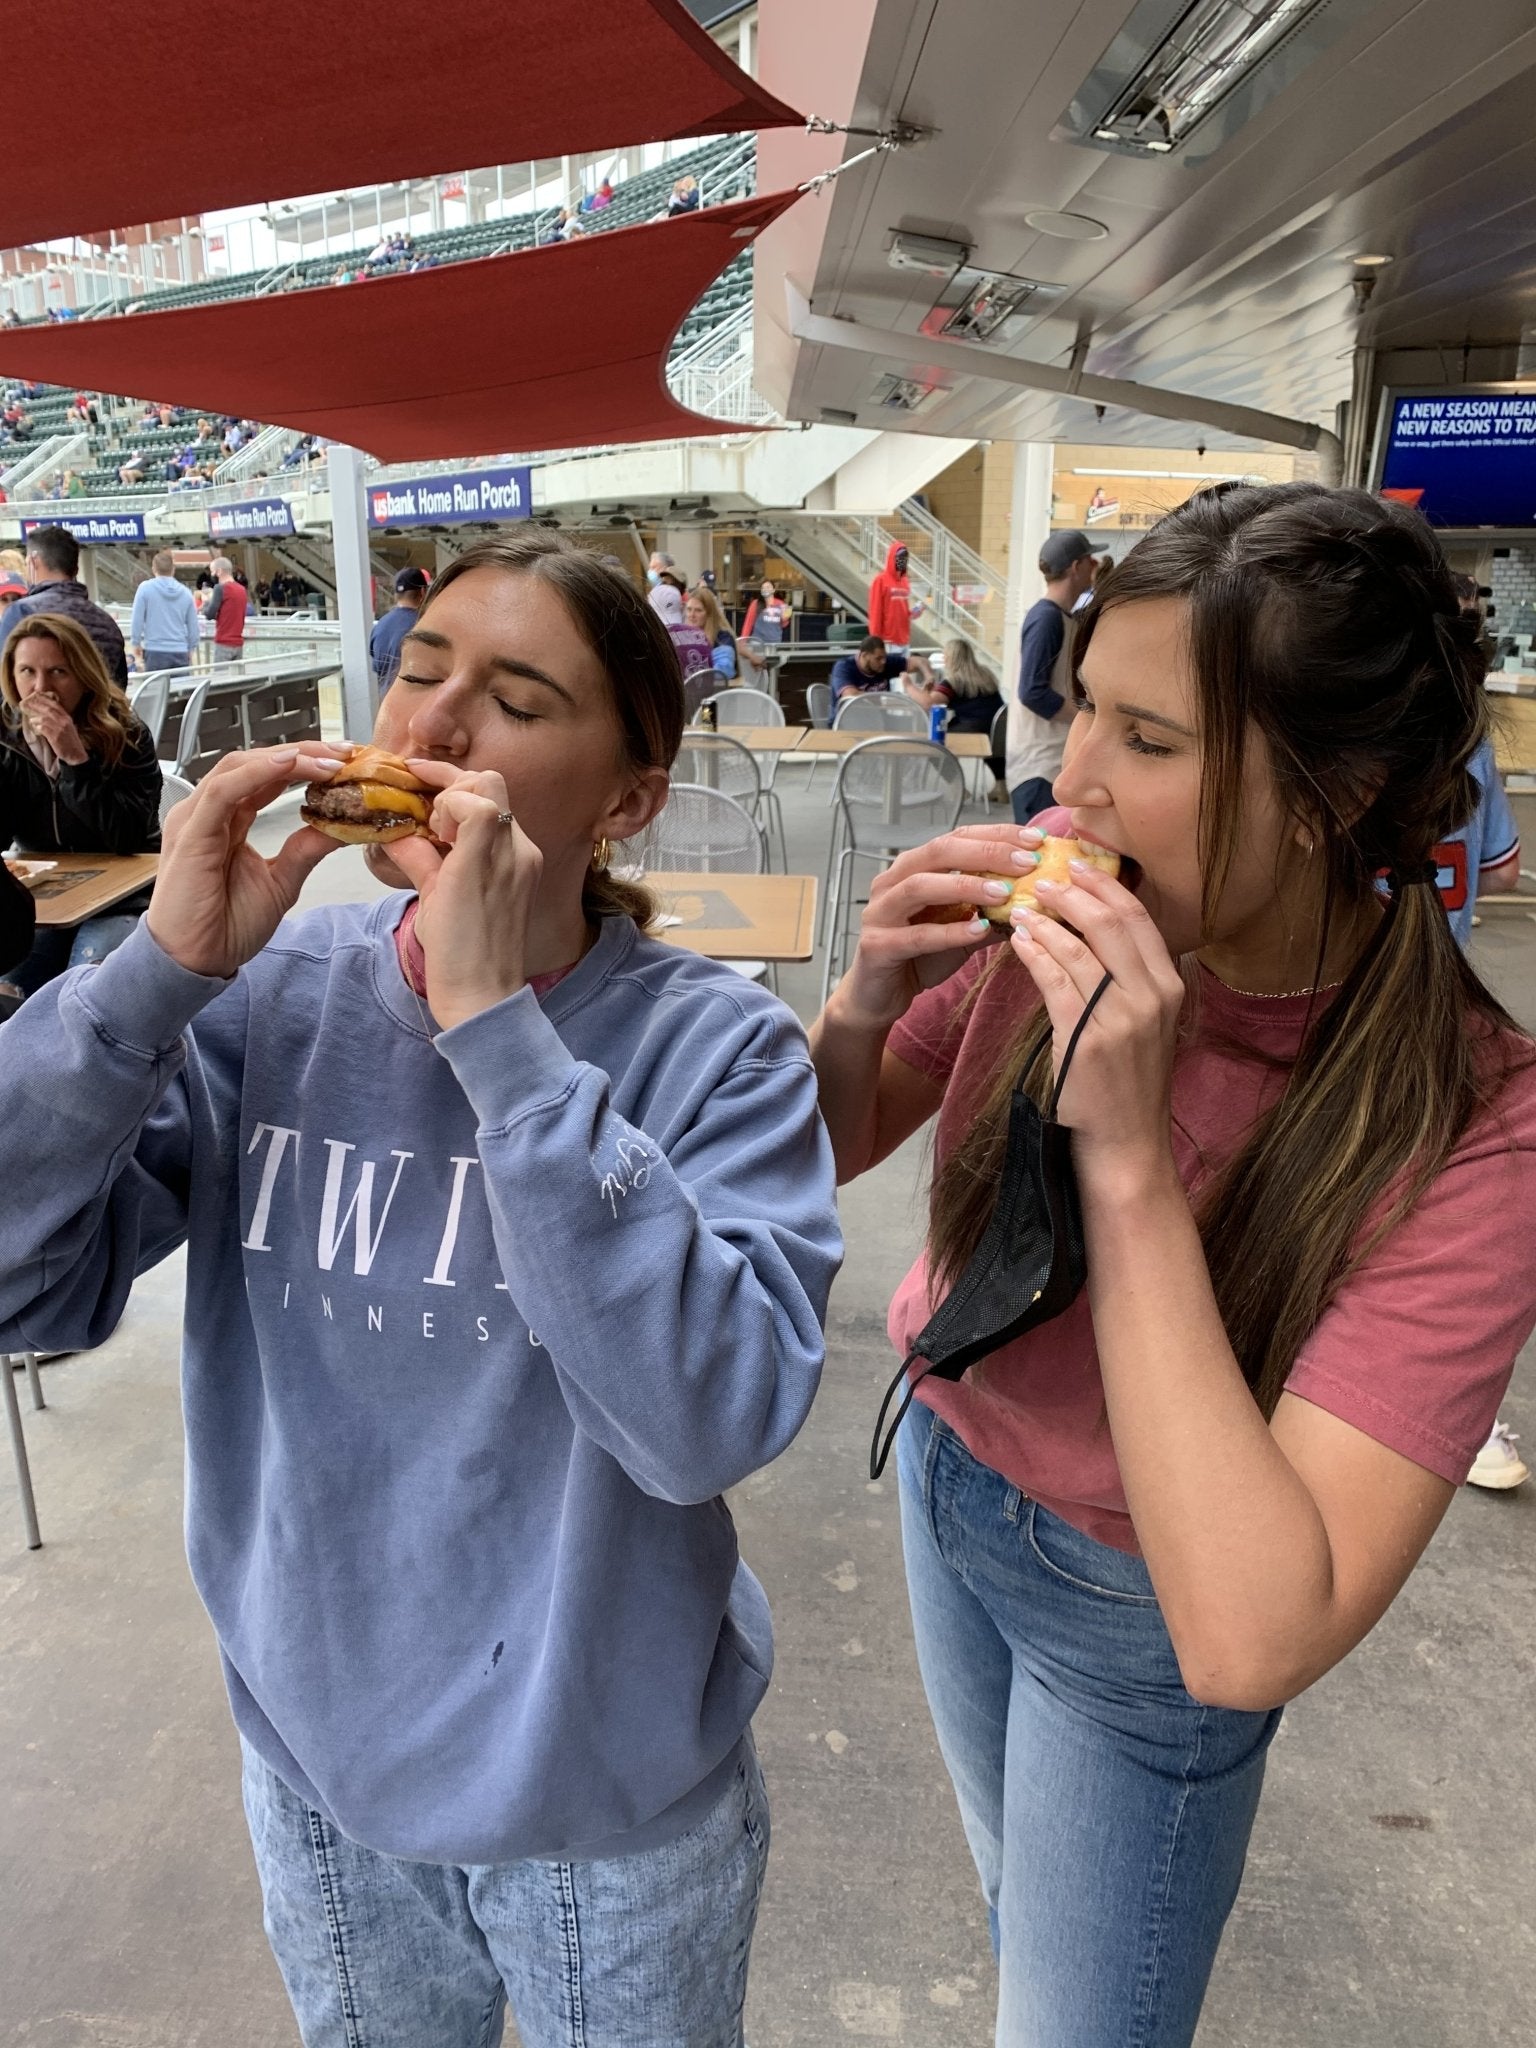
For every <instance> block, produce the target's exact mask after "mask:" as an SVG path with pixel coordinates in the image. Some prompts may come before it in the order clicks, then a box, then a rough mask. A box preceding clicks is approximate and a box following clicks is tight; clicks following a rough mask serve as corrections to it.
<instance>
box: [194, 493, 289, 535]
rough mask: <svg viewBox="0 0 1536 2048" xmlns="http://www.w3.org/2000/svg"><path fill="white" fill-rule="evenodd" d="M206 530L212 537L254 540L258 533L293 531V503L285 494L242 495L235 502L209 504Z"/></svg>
mask: <svg viewBox="0 0 1536 2048" xmlns="http://www.w3.org/2000/svg"><path fill="white" fill-rule="evenodd" d="M208 531H209V532H210V533H211V534H212V535H213V537H214V539H215V540H253V539H255V538H256V537H257V536H259V535H261V534H274V533H292V532H293V507H292V506H291V505H290V504H289V503H288V500H287V499H286V498H243V499H241V501H240V503H239V504H237V505H210V506H209V507H208Z"/></svg>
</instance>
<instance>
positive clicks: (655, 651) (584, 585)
mask: <svg viewBox="0 0 1536 2048" xmlns="http://www.w3.org/2000/svg"><path fill="white" fill-rule="evenodd" d="M471 569H499V570H500V571H501V572H502V573H503V574H505V575H512V576H533V577H535V578H537V580H538V581H539V582H540V583H547V584H548V585H549V586H550V588H551V589H552V590H554V591H555V592H557V593H558V595H559V597H560V599H561V601H562V602H563V603H564V605H565V608H566V610H567V611H568V612H569V613H570V615H571V619H572V621H573V623H574V624H575V626H576V630H577V631H578V632H579V633H580V634H581V637H582V638H583V640H585V641H586V643H587V645H588V646H589V647H590V648H591V650H592V652H593V653H594V654H595V655H596V656H597V659H598V662H599V663H600V665H601V667H602V671H603V675H604V678H605V680H606V682H607V684H608V693H609V698H610V700H611V702H612V705H613V711H614V716H615V718H616V720H617V721H618V726H619V733H620V740H619V762H620V766H621V767H622V768H624V769H627V770H635V771H637V772H638V771H640V770H642V769H646V768H670V767H671V765H672V763H673V762H674V761H675V760H676V759H677V750H678V748H679V747H680V746H681V745H682V739H683V684H682V677H681V676H680V674H679V673H678V666H677V655H676V653H675V651H674V649H673V646H672V637H671V635H670V634H669V633H668V631H667V629H666V627H665V626H664V625H663V624H662V622H661V620H660V618H659V617H658V616H657V614H656V613H655V612H654V611H653V610H652V609H651V607H650V605H649V604H648V603H647V602H646V600H645V599H644V598H643V597H642V596H641V595H640V593H639V591H638V590H636V588H635V586H634V585H633V584H632V583H631V582H630V581H629V579H628V578H627V577H626V576H624V575H622V574H621V573H620V572H619V571H617V570H615V569H610V568H608V567H606V566H605V565H604V563H602V562H601V561H600V560H599V559H598V557H597V556H596V555H594V554H589V553H588V552H587V551H586V549H584V548H578V547H576V546H574V545H573V544H572V542H570V541H568V540H565V539H563V538H562V537H561V536H560V535H559V534H556V533H547V532H544V531H542V530H539V529H534V530H530V531H528V532H524V533H516V534H508V535H505V536H501V535H498V536H497V537H496V538H494V539H491V540H479V541H476V542H475V543H474V544H473V545H472V546H471V547H467V548H466V549H465V550H464V552H463V554H461V555H460V556H458V557H457V559H456V560H454V561H452V562H450V563H449V565H448V567H447V568H446V569H444V570H443V571H442V572H441V574H440V575H439V576H437V577H436V578H435V580H434V581H433V583H432V587H431V588H430V589H429V590H428V592H427V594H426V596H425V597H424V598H423V599H422V603H421V611H420V614H419V615H420V616H421V617H423V618H424V617H425V616H426V614H427V612H428V611H429V610H430V609H431V607H432V603H433V600H434V599H435V598H437V597H438V596H439V595H440V594H441V593H442V592H443V591H445V590H446V589H447V588H448V586H449V584H450V583H452V582H454V581H455V580H456V579H457V578H458V577H460V576H467V575H468V574H469V572H470V570H471ZM581 906H582V909H583V910H584V911H585V912H586V914H587V916H588V917H594V918H595V917H632V918H633V919H634V921H635V923H636V924H637V925H639V926H640V928H641V929H642V930H644V929H645V927H646V926H647V925H649V924H651V923H653V922H654V920H655V917H656V902H655V899H654V897H653V896H652V895H651V892H650V890H649V889H646V888H644V887H642V886H641V885H640V884H639V883H638V882H627V881H624V880H622V879H621V878H620V877H619V876H617V875H615V874H613V873H612V872H611V871H610V870H609V869H607V868H605V867H604V868H597V867H589V868H588V870H587V877H586V882H585V885H584V886H583V889H582V892H581Z"/></svg>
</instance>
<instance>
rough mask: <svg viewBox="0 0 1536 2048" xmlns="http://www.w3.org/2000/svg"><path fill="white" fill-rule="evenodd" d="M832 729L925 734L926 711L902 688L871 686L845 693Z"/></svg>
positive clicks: (920, 736)
mask: <svg viewBox="0 0 1536 2048" xmlns="http://www.w3.org/2000/svg"><path fill="white" fill-rule="evenodd" d="M832 729H833V731H834V732H896V733H915V734H916V736H917V737H918V738H919V739H927V737H928V714H927V712H926V711H925V710H924V709H923V707H922V705H921V704H919V703H918V701H917V699H916V698H915V697H909V696H907V694H906V692H905V691H901V692H897V691H894V690H872V691H868V692H861V693H860V694H859V695H857V696H853V697H844V699H843V701H842V703H841V704H839V705H838V707H837V715H836V717H835V718H834V719H833V720H832Z"/></svg>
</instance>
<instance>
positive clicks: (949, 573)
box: [748, 498, 1007, 665]
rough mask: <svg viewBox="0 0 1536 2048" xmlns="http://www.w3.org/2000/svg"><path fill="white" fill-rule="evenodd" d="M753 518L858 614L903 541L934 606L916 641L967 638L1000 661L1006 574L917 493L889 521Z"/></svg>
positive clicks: (911, 571)
mask: <svg viewBox="0 0 1536 2048" xmlns="http://www.w3.org/2000/svg"><path fill="white" fill-rule="evenodd" d="M748 523H749V524H750V525H751V527H752V529H753V531H754V532H756V533H758V534H760V535H761V536H762V538H763V539H764V540H765V541H766V542H767V543H768V544H769V546H770V547H771V548H772V549H773V550H774V552H775V553H776V554H779V555H782V556H783V557H784V558H785V560H786V561H790V562H793V563H794V564H795V566H796V568H797V569H799V570H801V571H802V572H803V573H804V574H805V575H806V576H808V577H809V578H810V579H811V581H812V582H813V583H815V584H816V585H817V586H818V587H819V588H820V589H822V590H825V591H829V592H830V593H831V594H832V595H833V596H834V597H836V598H837V599H838V600H839V601H840V602H841V603H842V604H844V605H846V607H847V608H848V610H849V611H850V612H853V613H855V614H856V615H857V616H858V617H859V618H867V617H868V607H869V585H870V580H871V578H872V577H873V576H874V575H875V574H876V572H877V571H878V570H881V569H883V568H884V567H885V558H886V555H887V554H888V553H889V551H890V546H891V543H892V541H899V542H902V543H904V544H905V546H906V549H907V556H908V568H907V573H908V575H909V576H910V578H911V582H912V594H913V596H914V597H917V598H921V599H922V600H923V602H924V604H925V605H926V606H927V610H926V611H925V612H924V614H923V616H922V617H921V618H920V619H918V620H917V621H915V623H914V625H913V631H912V637H913V642H914V644H915V645H917V646H935V647H936V646H942V644H943V643H944V641H946V640H954V639H965V640H969V641H970V642H971V644H972V646H973V647H974V648H975V649H976V651H977V652H978V654H980V655H981V657H982V659H983V660H984V661H989V662H991V663H993V664H994V665H1000V664H1001V661H1002V653H1003V599H1004V594H1005V591H1006V589H1007V578H1006V577H1005V576H1004V574H1003V572H1002V571H1001V570H1000V569H996V568H994V567H993V566H992V565H991V564H990V563H987V562H984V561H983V560H982V559H981V557H980V555H978V554H976V553H975V552H974V550H972V549H971V548H968V547H967V546H966V545H965V543H964V541H962V540H961V539H959V537H958V536H957V535H955V534H953V533H951V532H950V530H949V528H948V527H947V526H944V525H942V524H941V523H940V521H939V520H937V519H935V518H934V516H933V514H932V513H931V512H927V511H925V510H924V509H923V507H922V506H921V505H919V504H918V503H917V502H916V500H915V499H911V498H909V499H908V500H907V502H906V503H905V504H904V505H902V506H900V507H899V508H898V510H897V511H896V512H894V513H892V514H891V515H890V516H889V517H887V518H883V519H874V518H869V517H865V516H862V515H860V514H858V513H852V512H762V513H759V514H757V515H756V516H755V517H754V518H752V519H750V520H749V522H748ZM957 593H958V594H957Z"/></svg>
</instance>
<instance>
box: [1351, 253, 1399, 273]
mask: <svg viewBox="0 0 1536 2048" xmlns="http://www.w3.org/2000/svg"><path fill="white" fill-rule="evenodd" d="M1353 260H1354V262H1355V264H1356V266H1357V267H1358V268H1359V269H1361V270H1380V268H1381V266H1382V265H1383V264H1384V263H1390V262H1391V261H1392V258H1391V257H1390V256H1356V257H1355V258H1354V259H1353Z"/></svg>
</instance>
